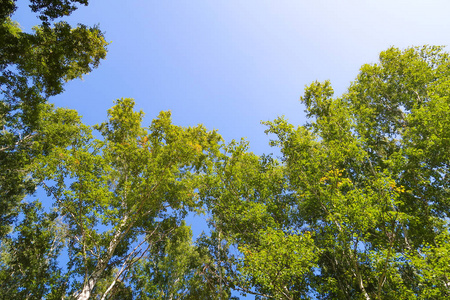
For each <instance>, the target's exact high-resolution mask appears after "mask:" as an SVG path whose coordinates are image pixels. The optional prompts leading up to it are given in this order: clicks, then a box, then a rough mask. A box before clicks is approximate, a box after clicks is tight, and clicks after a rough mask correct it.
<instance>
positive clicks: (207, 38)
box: [15, 0, 450, 154]
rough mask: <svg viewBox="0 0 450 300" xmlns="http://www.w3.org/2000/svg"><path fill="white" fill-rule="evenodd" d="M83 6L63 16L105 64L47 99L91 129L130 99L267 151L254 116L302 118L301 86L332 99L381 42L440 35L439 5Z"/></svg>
mask: <svg viewBox="0 0 450 300" xmlns="http://www.w3.org/2000/svg"><path fill="white" fill-rule="evenodd" d="M90 2H91V3H90V5H89V6H87V7H84V6H82V7H81V8H80V9H79V10H77V11H76V12H75V13H73V15H72V16H71V17H70V19H69V20H70V22H71V23H73V24H76V23H84V24H88V25H93V24H99V25H100V27H101V29H102V30H103V31H105V32H106V38H107V40H108V41H111V42H112V43H111V45H110V46H109V53H108V57H107V60H106V61H104V62H103V63H102V64H101V66H100V67H99V69H97V70H94V71H93V72H92V73H91V74H89V75H87V76H85V78H84V80H83V81H81V80H77V81H73V82H70V83H69V84H67V86H66V92H65V93H64V94H62V95H60V96H57V97H54V98H53V99H52V101H53V102H54V103H56V104H57V105H59V106H64V107H69V108H74V109H77V110H78V111H79V112H80V113H81V114H82V115H83V116H84V120H85V122H87V123H88V124H95V123H98V122H101V121H103V120H104V119H105V118H106V110H107V109H108V108H109V107H111V106H112V101H113V100H114V99H116V98H120V97H131V98H134V99H135V100H136V103H137V107H138V109H142V110H143V111H144V112H145V113H146V116H147V119H146V122H150V121H151V119H152V118H154V117H156V115H157V114H158V112H159V111H161V110H168V109H170V110H172V113H173V119H174V122H175V123H176V124H178V125H196V124H198V123H203V124H204V125H205V126H206V127H207V128H209V129H218V130H219V133H221V134H222V135H223V136H224V138H225V139H226V140H227V141H230V140H231V139H239V138H241V137H246V138H247V139H248V140H249V141H250V144H251V150H252V151H254V152H255V153H257V154H261V153H269V152H271V149H270V148H269V147H268V145H267V141H268V138H267V137H266V136H265V134H264V126H263V125H261V124H260V121H261V120H272V119H274V118H276V117H277V116H279V115H285V116H286V117H287V118H288V119H289V120H290V121H291V122H292V123H294V124H303V123H304V122H305V118H304V113H303V107H302V106H301V105H300V103H299V101H298V99H299V97H300V96H301V95H302V93H303V89H304V86H305V85H306V84H309V83H311V82H312V81H314V80H320V81H322V80H325V79H330V80H331V82H332V84H333V86H334V88H335V90H336V93H337V94H340V93H342V92H343V91H345V89H346V88H347V87H348V85H349V83H350V82H351V81H352V80H353V79H354V78H355V77H356V75H357V72H358V69H359V67H360V66H361V65H362V64H364V63H374V62H376V61H377V57H378V54H379V52H380V51H382V50H385V49H386V48H388V47H389V46H392V45H394V46H398V47H402V48H404V47H407V46H411V45H423V44H439V45H448V44H449V42H450V34H449V33H450V18H448V11H449V9H450V3H449V2H448V1H433V0H429V1H392V0H391V1H385V0H382V1H380V0H378V1H367V0H355V1H299V0H297V1H283V0H279V1H261V0H260V1H251V0H247V1H235V0H223V1H222V0H218V1H206V0H202V1H150V0H128V1H112V0H97V1H90ZM22 3H24V1H23V0H19V1H18V4H19V10H18V12H17V13H16V15H15V18H16V20H18V21H19V23H21V24H22V25H23V27H24V29H25V30H27V29H28V28H29V27H30V26H31V25H33V24H36V23H37V21H38V20H37V19H35V17H34V16H31V17H30V15H29V14H28V13H27V12H28V8H27V7H26V5H23V4H22Z"/></svg>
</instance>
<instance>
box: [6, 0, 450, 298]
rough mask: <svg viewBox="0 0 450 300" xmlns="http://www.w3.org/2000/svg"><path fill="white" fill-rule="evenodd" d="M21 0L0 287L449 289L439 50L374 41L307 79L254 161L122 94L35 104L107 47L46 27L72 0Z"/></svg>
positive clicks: (272, 294) (446, 145)
mask: <svg viewBox="0 0 450 300" xmlns="http://www.w3.org/2000/svg"><path fill="white" fill-rule="evenodd" d="M30 2H31V3H30V8H31V10H32V11H33V12H35V13H36V14H37V17H38V19H39V20H40V22H41V24H40V25H38V26H36V27H35V28H34V29H33V33H25V32H22V30H21V29H20V27H19V25H18V24H17V23H15V22H14V21H13V20H12V18H11V17H12V15H13V13H14V11H15V9H16V6H15V1H3V2H2V5H1V6H0V22H1V24H0V50H1V51H0V71H1V74H0V88H1V90H0V92H1V97H2V98H1V102H0V122H1V123H0V125H1V127H2V128H1V132H0V165H1V168H0V295H1V298H4V299H42V298H45V299H237V298H238V296H237V295H238V294H240V295H254V297H255V298H256V299H366V300H369V299H445V298H448V297H450V287H449V284H450V279H449V275H448V274H449V272H450V269H449V268H450V267H449V253H450V242H449V241H450V239H449V223H448V220H449V217H450V216H449V213H450V212H449V208H450V175H449V165H450V97H449V95H450V60H449V58H450V55H449V54H448V53H447V52H445V50H444V48H443V47H438V46H423V47H411V48H407V49H404V50H401V49H398V48H395V47H392V48H389V49H387V50H386V51H383V52H382V53H381V54H380V57H379V62H377V63H375V64H368V65H364V66H362V67H361V69H360V72H359V74H358V75H357V77H356V79H355V81H354V82H352V83H351V84H350V86H349V88H348V89H347V91H346V92H345V93H344V94H342V95H340V96H337V97H336V96H334V91H333V88H332V86H331V83H330V82H328V81H325V82H313V83H311V84H310V85H309V86H307V87H306V88H305V91H304V95H303V96H302V97H301V102H302V104H303V105H304V107H305V112H306V115H307V116H308V118H309V123H307V124H304V125H300V126H298V125H293V124H290V123H289V122H288V120H286V119H285V118H283V117H279V118H277V119H275V120H273V121H267V122H264V124H265V125H266V126H267V130H266V133H267V134H269V135H270V136H271V137H272V138H273V139H272V140H270V144H271V146H273V147H278V148H279V149H280V153H281V154H280V157H274V156H273V155H261V156H258V155H255V154H253V153H252V152H250V151H249V144H248V142H246V141H245V140H241V141H231V142H229V143H226V142H225V141H223V139H222V138H221V136H220V135H219V134H218V132H217V131H208V130H207V129H206V128H205V127H204V126H202V125H198V126H195V127H182V126H177V125H174V124H173V123H172V120H171V113H170V111H166V112H161V113H160V114H159V115H158V117H157V118H155V119H154V120H152V121H151V122H150V124H149V125H147V126H144V125H143V124H142V123H143V116H144V113H143V112H140V111H139V112H138V111H135V110H134V106H135V102H134V100H133V99H129V98H122V99H118V100H116V101H115V103H114V106H113V107H112V108H111V109H110V110H108V119H107V120H106V121H105V122H103V123H100V124H97V125H95V126H88V125H86V124H84V123H83V122H82V120H81V117H80V116H79V115H78V113H77V112H76V111H75V110H71V109H65V108H58V107H56V106H55V105H51V104H49V103H48V99H49V97H51V96H54V95H57V94H59V93H62V92H63V88H64V83H65V82H67V81H69V80H72V79H75V78H80V77H81V76H83V75H84V74H86V73H88V72H90V71H91V70H92V69H93V68H96V67H98V65H99V63H100V61H101V60H102V59H104V58H105V56H106V46H107V44H108V43H107V42H106V40H105V37H104V35H103V33H102V32H101V31H100V29H99V28H97V27H88V26H85V25H79V26H78V27H75V28H72V27H71V26H70V25H69V24H68V23H66V22H64V21H58V22H54V20H55V19H57V18H61V17H64V16H67V15H69V14H70V13H71V12H72V11H74V10H75V9H76V8H77V5H79V4H83V5H87V4H88V2H87V1H82V0H74V1H70V0H65V1H53V0H49V1H35V0H33V1H30ZM52 22H53V23H52ZM38 187H39V188H41V189H43V190H44V191H45V192H46V196H43V197H46V199H45V203H51V207H49V205H44V204H43V203H44V201H42V202H41V200H34V201H30V198H27V197H26V196H27V195H32V194H33V193H35V190H36V188H38ZM189 213H196V214H198V215H199V216H198V217H199V218H200V217H204V218H206V220H207V223H208V226H209V229H208V230H205V231H206V232H204V233H203V234H202V235H201V236H200V237H199V238H198V239H196V240H192V231H191V229H190V228H189V226H188V225H186V216H187V215H188V214H189Z"/></svg>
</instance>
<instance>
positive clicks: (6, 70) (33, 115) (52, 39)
mask: <svg viewBox="0 0 450 300" xmlns="http://www.w3.org/2000/svg"><path fill="white" fill-rule="evenodd" d="M72 2H80V3H83V4H87V1H32V5H31V7H32V9H33V10H34V11H41V12H42V15H41V18H43V20H44V19H45V20H46V21H45V24H42V25H39V26H36V27H34V29H33V31H34V32H33V33H25V32H23V31H22V30H21V29H20V26H19V24H18V23H17V22H14V21H12V19H11V16H12V14H13V12H14V10H15V8H16V7H15V1H3V2H2V4H1V5H0V6H1V10H0V92H1V93H0V95H1V96H0V97H1V99H0V165H1V166H2V168H1V169H0V237H2V236H4V235H5V233H6V232H7V231H8V228H9V225H10V224H11V222H12V221H13V220H14V217H15V216H16V215H17V213H18V209H17V207H18V203H19V202H20V200H21V199H22V198H23V197H24V195H26V194H27V193H30V192H32V191H33V190H34V186H33V183H32V182H31V181H30V180H28V178H27V174H28V172H29V166H30V163H31V161H32V160H33V158H34V157H35V155H38V152H36V151H32V149H31V145H33V143H41V139H42V138H43V137H42V134H41V133H40V132H39V130H41V129H43V127H42V126H41V124H40V117H41V109H42V108H44V107H46V106H45V105H44V104H45V103H46V102H47V99H48V97H49V96H53V95H57V94H59V93H61V92H62V91H63V85H64V83H65V82H67V81H69V80H72V79H75V78H81V77H82V75H84V74H87V73H89V72H90V71H91V70H92V69H93V68H96V67H97V66H98V65H99V63H100V60H101V59H104V58H105V56H106V46H107V44H108V43H107V42H106V41H105V38H104V36H103V33H102V32H101V31H100V30H99V29H98V28H97V27H91V28H89V27H87V26H85V25H79V26H78V27H76V28H72V27H71V26H70V25H69V24H67V23H66V22H63V21H61V22H58V23H55V24H54V25H53V26H50V24H49V22H48V20H51V19H54V18H56V17H61V16H64V15H68V14H70V12H72V11H73V10H74V9H75V6H73V5H72V4H71V3H72ZM44 130H46V129H44ZM44 139H45V138H44ZM47 146H48V147H51V144H47Z"/></svg>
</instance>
